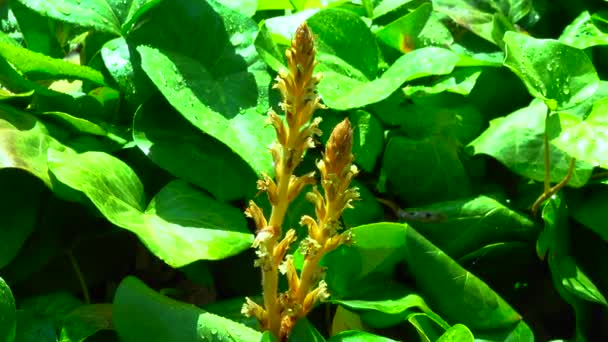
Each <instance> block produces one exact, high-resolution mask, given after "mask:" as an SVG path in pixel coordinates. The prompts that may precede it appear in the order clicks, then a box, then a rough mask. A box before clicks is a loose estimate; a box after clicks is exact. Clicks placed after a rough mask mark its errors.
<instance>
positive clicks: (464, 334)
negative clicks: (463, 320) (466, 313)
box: [437, 324, 475, 342]
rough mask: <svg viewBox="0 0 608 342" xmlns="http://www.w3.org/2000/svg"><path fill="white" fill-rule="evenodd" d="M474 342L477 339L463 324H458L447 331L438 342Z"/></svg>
mask: <svg viewBox="0 0 608 342" xmlns="http://www.w3.org/2000/svg"><path fill="white" fill-rule="evenodd" d="M469 341H470V342H473V341H475V337H473V334H472V333H471V331H470V330H469V329H468V328H467V327H466V326H465V325H462V324H456V325H454V326H453V327H451V328H450V329H448V331H446V332H445V333H444V334H443V335H441V337H439V339H438V340H437V342H469Z"/></svg>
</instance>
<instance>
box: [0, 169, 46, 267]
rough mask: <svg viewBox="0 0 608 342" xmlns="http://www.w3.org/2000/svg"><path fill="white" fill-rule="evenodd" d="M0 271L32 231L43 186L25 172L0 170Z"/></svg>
mask: <svg viewBox="0 0 608 342" xmlns="http://www.w3.org/2000/svg"><path fill="white" fill-rule="evenodd" d="M0 189H2V191H3V193H4V196H2V197H0V217H2V218H3V223H2V226H1V227H0V269H1V268H3V267H5V266H6V265H8V263H9V262H11V260H13V258H15V256H16V255H17V253H18V252H19V249H20V248H21V246H22V245H23V243H24V242H25V240H26V239H27V237H28V236H29V235H30V234H31V233H32V232H33V231H34V227H35V226H36V224H37V223H38V222H37V218H38V215H39V211H40V209H41V201H40V200H39V198H40V196H41V195H42V194H43V190H44V187H43V186H42V183H41V182H37V181H33V179H32V176H31V175H30V174H28V173H26V172H23V171H20V170H15V169H3V170H2V171H0Z"/></svg>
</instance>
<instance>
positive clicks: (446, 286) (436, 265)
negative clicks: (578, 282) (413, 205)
mask: <svg viewBox="0 0 608 342" xmlns="http://www.w3.org/2000/svg"><path fill="white" fill-rule="evenodd" d="M351 232H352V234H353V239H354V244H353V245H352V247H346V248H340V249H338V250H336V251H335V252H333V253H331V254H330V255H328V257H327V258H326V259H327V261H326V266H327V269H328V273H327V281H328V285H330V291H331V289H332V286H333V285H334V284H332V282H333V281H334V279H338V278H339V277H347V278H348V279H349V285H346V286H356V284H357V280H358V279H361V278H362V276H364V275H366V274H370V273H371V272H378V270H379V269H380V268H387V267H388V268H391V267H393V266H394V265H395V264H396V263H397V262H399V261H404V262H405V264H406V266H407V270H408V273H409V275H410V276H411V277H413V279H414V281H415V283H416V286H417V288H418V290H419V291H420V293H421V294H422V295H423V297H424V298H425V301H426V302H427V303H429V305H430V307H432V308H433V309H434V310H435V311H436V312H437V313H439V314H440V315H442V317H444V318H445V319H446V320H447V321H449V322H454V323H462V324H465V325H467V326H468V327H470V328H471V329H472V330H473V331H474V332H475V331H489V330H498V329H509V328H512V327H513V326H514V325H515V324H516V323H518V322H519V321H520V320H521V316H520V315H519V314H518V313H517V312H516V311H515V310H513V309H512V308H511V307H510V306H509V305H508V304H507V303H506V302H505V301H504V300H503V299H502V298H501V297H500V296H498V294H496V293H495V292H494V291H492V289H491V288H490V287H488V285H486V284H485V283H484V282H483V281H481V280H480V279H479V278H477V277H476V276H475V275H473V274H471V273H470V272H468V271H467V270H465V269H463V268H462V267H461V266H460V265H458V264H457V263H456V262H455V261H454V260H452V259H451V258H450V257H449V256H447V255H446V254H445V253H444V252H442V251H441V250H440V249H438V248H437V247H435V246H434V245H433V244H431V243H430V242H429V241H428V240H426V239H425V238H424V237H423V236H422V235H420V234H419V233H417V232H416V231H415V230H414V229H413V228H411V227H408V226H407V225H400V224H396V223H378V224H370V225H365V226H360V227H356V228H352V229H351ZM357 259H359V261H357ZM347 260H348V261H347ZM351 260H352V261H354V264H355V265H349V266H348V268H346V267H345V265H346V264H348V263H351ZM356 264H358V265H359V266H358V267H357V266H356ZM391 265H392V266H391ZM332 273H333V274H332ZM343 286H344V285H343Z"/></svg>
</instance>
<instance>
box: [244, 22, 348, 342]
mask: <svg viewBox="0 0 608 342" xmlns="http://www.w3.org/2000/svg"><path fill="white" fill-rule="evenodd" d="M315 55H316V51H315V47H314V42H313V36H312V33H311V32H310V29H309V28H308V26H307V25H306V23H304V24H302V25H300V27H298V29H297V31H296V34H295V36H294V38H293V40H292V42H291V47H290V49H288V50H287V52H286V56H287V64H288V69H289V70H288V71H282V72H280V73H279V76H278V77H277V79H276V81H277V82H276V84H275V85H274V88H277V89H279V91H280V92H281V95H282V98H283V101H282V102H281V103H280V106H281V109H282V110H283V111H284V112H285V121H286V124H285V123H284V122H283V120H282V119H281V118H280V117H279V116H278V115H277V114H276V113H275V112H274V111H272V110H271V111H270V112H269V114H268V115H269V122H270V123H271V124H272V126H273V127H274V129H275V131H276V135H277V142H276V143H275V144H274V145H273V146H272V147H271V149H270V152H271V153H272V157H273V160H274V169H275V179H274V180H273V179H272V178H270V177H269V176H267V175H264V177H263V179H262V180H260V181H258V189H259V190H260V191H264V192H266V193H267V194H268V199H269V201H270V204H271V205H272V212H271V213H270V218H269V219H268V220H267V219H266V217H265V216H264V213H263V212H262V210H261V209H260V208H259V207H258V206H257V205H256V204H255V203H254V202H253V201H251V202H250V203H249V207H248V208H247V210H246V211H245V214H246V215H247V216H249V217H251V218H252V219H253V221H254V222H255V225H256V229H257V231H256V238H255V241H254V244H253V245H254V247H255V248H257V251H256V253H257V255H258V257H259V259H258V260H257V261H256V265H258V266H260V267H261V270H262V287H263V292H264V294H263V295H264V304H263V306H261V305H259V304H257V303H255V302H253V301H252V300H250V299H247V302H246V303H245V305H244V306H243V313H244V314H246V315H248V316H255V317H256V318H257V319H258V320H259V321H260V323H261V326H262V328H263V329H264V330H269V331H270V332H271V333H272V334H273V335H274V336H276V337H277V338H279V340H284V339H286V338H287V336H288V334H289V332H290V331H291V329H292V328H293V326H294V325H295V322H296V321H297V320H298V319H299V318H302V317H304V316H306V314H307V313H308V312H310V310H311V309H312V308H313V307H314V305H315V304H316V303H317V302H318V301H319V300H320V299H323V298H325V297H327V295H328V294H327V289H326V286H325V284H324V283H323V282H322V280H321V269H320V268H319V261H320V260H321V258H322V257H323V255H324V254H325V253H327V252H329V251H331V250H333V249H335V248H336V247H337V246H338V245H339V244H340V243H344V242H346V241H347V240H348V239H349V238H348V235H339V234H338V230H339V228H340V224H339V218H340V216H341V214H342V211H343V210H344V209H345V208H346V207H349V206H350V202H351V201H352V200H354V199H356V198H357V197H358V193H357V191H356V190H355V189H349V186H350V182H351V180H352V178H353V177H354V175H355V174H356V172H357V171H356V168H355V167H354V166H353V165H352V161H353V155H352V153H351V149H352V135H353V131H352V128H351V126H350V123H349V122H348V120H345V121H343V122H342V123H341V124H339V125H338V126H336V128H335V129H334V132H333V133H332V135H331V137H330V139H329V141H328V143H327V146H326V149H325V153H324V155H323V159H322V160H320V161H319V162H318V163H317V166H318V168H319V170H320V172H321V186H322V188H323V190H324V191H323V192H324V194H321V193H320V192H319V191H318V190H317V189H316V188H315V189H314V190H313V192H312V193H309V194H308V196H307V198H308V199H309V200H311V201H312V202H313V203H314V205H315V212H316V219H314V218H312V217H310V216H304V217H302V220H301V224H303V225H306V226H307V227H308V237H306V238H305V239H304V240H303V243H302V246H301V250H303V252H304V255H305V263H304V266H303V267H304V268H303V269H302V273H301V275H300V276H298V273H297V271H296V269H295V267H294V264H293V261H292V260H293V258H292V256H291V255H286V254H287V251H288V250H289V247H290V245H291V244H292V243H293V242H294V241H296V239H297V236H296V232H295V230H293V229H290V230H288V231H287V233H286V234H285V236H283V233H282V231H283V229H282V226H283V221H284V219H285V214H286V212H287V208H288V206H289V203H290V202H291V201H292V200H293V199H295V198H296V196H298V194H299V193H300V192H301V191H302V189H303V188H304V186H305V185H307V184H314V183H316V181H315V178H314V172H310V173H308V174H305V175H302V176H296V175H294V174H293V171H294V170H295V168H296V167H297V166H298V164H299V163H300V162H301V160H302V156H303V155H304V153H305V152H306V150H307V149H308V148H310V147H314V136H315V135H320V134H321V131H320V130H319V128H318V125H319V122H320V121H321V119H320V118H315V119H312V115H313V113H314V112H315V110H317V109H319V108H323V107H324V106H323V105H322V104H321V102H320V98H319V96H318V95H317V94H316V91H315V88H316V85H317V84H318V83H319V80H320V76H319V75H314V74H313V70H314V67H315V65H316V62H315ZM311 119H312V120H311ZM279 270H280V271H281V273H283V274H285V275H286V277H287V283H288V286H289V288H288V290H287V291H286V292H284V293H280V294H279V289H278V281H279Z"/></svg>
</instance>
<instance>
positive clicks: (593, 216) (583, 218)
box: [568, 187, 608, 242]
mask: <svg viewBox="0 0 608 342" xmlns="http://www.w3.org/2000/svg"><path fill="white" fill-rule="evenodd" d="M569 195H570V194H569ZM607 196H608V191H607V189H605V188H604V187H601V188H593V191H589V192H588V193H585V194H584V196H583V195H579V196H576V197H574V198H571V197H570V196H568V204H570V207H569V209H570V214H571V215H572V217H573V218H574V219H575V220H576V221H578V222H580V223H582V224H583V225H585V227H587V228H589V229H591V230H592V231H593V232H595V233H596V234H597V235H599V236H600V237H601V238H602V239H603V240H604V241H606V242H608V227H607V226H606V224H605V223H606V222H608V221H606V220H608V197H607Z"/></svg>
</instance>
